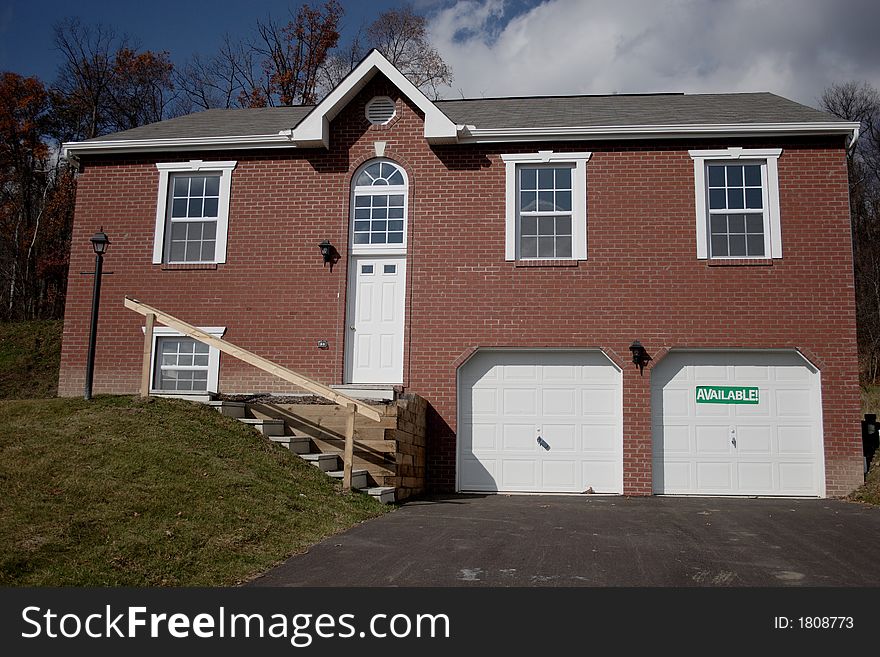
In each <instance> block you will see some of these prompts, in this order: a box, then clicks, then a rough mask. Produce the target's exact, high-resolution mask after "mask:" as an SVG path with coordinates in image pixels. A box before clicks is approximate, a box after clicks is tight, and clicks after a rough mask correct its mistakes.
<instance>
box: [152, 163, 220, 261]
mask: <svg viewBox="0 0 880 657" xmlns="http://www.w3.org/2000/svg"><path fill="white" fill-rule="evenodd" d="M235 165H236V162H204V161H202V160H190V161H189V162H171V163H159V164H157V165H156V168H157V169H158V170H159V195H158V199H157V202H156V235H155V239H154V242H153V263H154V264H162V263H168V264H204V263H215V264H216V263H223V262H226V235H227V232H228V225H229V197H230V183H231V175H232V169H234V168H235Z"/></svg>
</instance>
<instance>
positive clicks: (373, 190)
mask: <svg viewBox="0 0 880 657" xmlns="http://www.w3.org/2000/svg"><path fill="white" fill-rule="evenodd" d="M406 208H407V182H406V174H405V173H404V171H403V169H401V168H400V167H399V166H397V165H396V164H394V163H393V162H389V161H388V160H375V161H373V162H370V163H369V164H367V165H366V166H365V167H364V168H363V169H361V171H360V173H358V174H357V175H356V176H355V178H354V221H353V222H352V243H353V246H354V248H355V249H357V248H358V247H366V246H367V245H369V249H370V250H371V251H375V250H380V249H382V248H386V249H387V248H391V249H398V248H402V247H403V246H404V243H405V238H406Z"/></svg>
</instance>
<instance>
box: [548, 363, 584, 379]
mask: <svg viewBox="0 0 880 657" xmlns="http://www.w3.org/2000/svg"><path fill="white" fill-rule="evenodd" d="M542 369H543V371H542V373H541V379H542V380H543V382H544V383H573V382H574V381H577V380H578V368H577V367H576V366H574V365H545V366H544V367H543V368H542Z"/></svg>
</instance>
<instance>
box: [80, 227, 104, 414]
mask: <svg viewBox="0 0 880 657" xmlns="http://www.w3.org/2000/svg"><path fill="white" fill-rule="evenodd" d="M89 241H90V242H91V243H92V249H94V251H95V285H94V287H93V288H92V324H91V328H90V329H89V355H88V359H87V360H86V389H85V394H83V397H84V398H85V399H91V398H92V380H93V378H94V374H95V340H96V338H97V334H98V305H99V304H100V301H101V274H102V273H103V270H104V254H105V253H106V252H107V247H108V246H109V245H110V239H109V238H108V237H107V234H106V233H105V232H104V228H103V227H102V228H101V229H100V230H99V231H98V232H97V233H95V234H94V235H92V236H91V237H90V238H89Z"/></svg>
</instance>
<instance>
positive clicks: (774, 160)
mask: <svg viewBox="0 0 880 657" xmlns="http://www.w3.org/2000/svg"><path fill="white" fill-rule="evenodd" d="M688 154H690V156H691V158H692V159H693V161H694V200H695V204H696V211H697V259H698V260H708V259H709V209H708V204H707V203H706V199H707V196H708V194H709V192H708V188H707V187H706V164H708V163H710V162H729V161H733V160H762V161H765V162H766V163H767V165H766V174H767V175H766V180H765V181H764V185H765V187H764V190H765V191H766V193H767V197H766V199H765V203H764V225H765V227H766V228H767V230H768V232H769V234H768V235H767V236H766V237H765V240H766V243H769V245H770V255H769V257H770V258H781V257H782V227H781V222H780V217H779V167H778V162H779V156H780V155H782V149H781V148H737V147H732V148H725V149H720V150H705V151H700V150H696V151H688ZM765 257H767V256H765ZM731 259H734V260H737V259H739V260H742V259H743V258H735V257H734V258H731ZM746 259H748V258H746Z"/></svg>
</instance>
